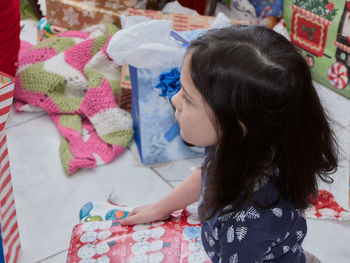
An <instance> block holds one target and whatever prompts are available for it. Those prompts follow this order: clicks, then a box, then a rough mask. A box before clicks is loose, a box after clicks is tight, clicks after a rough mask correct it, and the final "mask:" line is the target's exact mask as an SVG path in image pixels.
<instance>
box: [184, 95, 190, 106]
mask: <svg viewBox="0 0 350 263" xmlns="http://www.w3.org/2000/svg"><path fill="white" fill-rule="evenodd" d="M182 98H183V99H184V100H185V103H186V104H191V102H190V101H189V100H188V99H187V97H186V96H185V94H182Z"/></svg>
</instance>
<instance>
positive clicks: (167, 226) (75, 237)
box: [67, 203, 211, 263]
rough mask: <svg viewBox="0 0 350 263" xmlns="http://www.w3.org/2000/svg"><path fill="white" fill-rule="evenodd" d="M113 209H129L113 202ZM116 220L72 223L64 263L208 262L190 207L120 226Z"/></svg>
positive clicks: (124, 211) (196, 221)
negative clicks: (162, 218) (165, 217)
mask: <svg viewBox="0 0 350 263" xmlns="http://www.w3.org/2000/svg"><path fill="white" fill-rule="evenodd" d="M94 204H95V205H96V203H94ZM98 205H99V206H100V205H101V204H100V203H99V204H98ZM108 207H110V205H108ZM113 210H115V211H117V213H120V214H127V213H128V212H129V211H130V210H127V209H126V208H125V207H119V206H114V209H113ZM100 217H103V214H101V215H100ZM118 221H119V220H106V221H92V222H84V223H81V224H78V225H76V226H75V227H74V229H73V232H72V238H71V242H70V246H69V251H68V257H67V263H73V262H82V261H84V262H101V263H102V262H115V263H119V262H125V263H126V262H128V263H137V262H154V263H157V262H159V263H160V262H176V263H195V262H202V263H210V262H211V261H210V259H209V258H208V256H207V254H206V252H205V250H204V248H203V246H202V241H201V225H200V222H199V220H198V217H196V215H195V213H193V212H192V211H191V210H190V208H188V209H185V210H184V211H182V212H181V211H179V212H176V213H173V214H172V216H171V218H170V220H167V221H165V222H164V221H159V222H154V223H149V224H139V225H134V226H122V225H120V223H119V222H118Z"/></svg>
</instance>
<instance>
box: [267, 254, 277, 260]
mask: <svg viewBox="0 0 350 263" xmlns="http://www.w3.org/2000/svg"><path fill="white" fill-rule="evenodd" d="M274 258H275V256H274V255H273V254H272V253H271V254H268V255H266V256H265V257H264V260H271V259H274Z"/></svg>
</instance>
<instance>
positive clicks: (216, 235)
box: [213, 227, 219, 240]
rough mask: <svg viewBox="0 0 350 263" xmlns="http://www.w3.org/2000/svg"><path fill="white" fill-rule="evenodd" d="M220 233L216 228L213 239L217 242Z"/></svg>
mask: <svg viewBox="0 0 350 263" xmlns="http://www.w3.org/2000/svg"><path fill="white" fill-rule="evenodd" d="M218 232H219V231H218V229H217V228H216V227H214V229H213V238H214V239H215V240H219V233H218Z"/></svg>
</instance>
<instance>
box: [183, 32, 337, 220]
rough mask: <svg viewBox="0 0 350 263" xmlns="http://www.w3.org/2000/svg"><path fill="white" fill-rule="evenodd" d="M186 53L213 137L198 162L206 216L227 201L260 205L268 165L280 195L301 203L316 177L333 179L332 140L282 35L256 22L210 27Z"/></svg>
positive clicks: (303, 70) (303, 69)
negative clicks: (258, 188)
mask: <svg viewBox="0 0 350 263" xmlns="http://www.w3.org/2000/svg"><path fill="white" fill-rule="evenodd" d="M188 55H190V56H191V58H190V71H191V77H192V80H193V82H194V84H195V86H196V87H197V88H198V90H199V91H200V93H201V94H202V95H203V97H204V99H205V100H206V102H207V103H208V104H209V106H210V107H211V109H212V110H213V113H214V115H215V117H214V119H215V120H213V123H214V125H215V126H216V127H217V131H218V138H219V140H218V144H217V145H216V147H213V149H212V152H210V153H209V155H210V156H211V158H208V160H209V161H210V162H208V163H207V164H205V165H204V167H206V168H205V169H207V170H208V180H209V183H208V186H207V190H206V193H205V195H204V206H203V208H204V210H203V211H204V214H205V215H206V216H205V217H206V218H207V219H208V218H210V217H212V216H213V215H214V214H215V213H216V212H217V211H219V209H220V208H222V207H223V206H225V205H228V204H232V203H233V202H234V204H235V206H234V207H233V210H237V209H238V208H239V207H241V206H242V205H243V204H244V202H246V201H253V202H256V203H259V200H252V193H253V190H254V186H255V183H256V182H257V181H258V180H259V179H261V178H262V176H263V175H264V172H266V171H267V170H269V169H271V167H275V168H276V169H277V170H279V176H277V177H276V178H277V179H276V181H275V183H276V185H277V187H278V189H279V193H280V197H281V198H283V199H286V200H288V201H289V202H290V203H291V204H293V205H294V207H295V208H298V209H305V208H306V207H307V206H308V205H309V200H310V195H315V194H317V178H318V177H319V178H320V179H321V180H323V181H324V182H328V183H331V182H332V181H333V180H332V178H331V177H330V176H329V174H330V173H332V172H335V171H336V169H337V144H336V142H335V139H334V135H333V133H332V130H331V129H330V126H329V122H328V120H327V117H326V114H325V112H324V110H323V108H322V106H321V103H320V100H319V97H318V95H317V93H316V91H315V88H314V86H313V84H312V79H311V75H310V71H309V68H308V67H307V64H306V63H305V60H304V58H303V57H302V56H301V55H300V54H299V53H298V52H297V51H296V49H295V47H294V46H293V45H292V44H291V43H290V42H289V41H288V40H287V39H286V38H285V37H283V36H281V35H279V34H277V33H275V32H273V31H272V30H269V29H266V28H263V27H258V26H232V27H228V28H224V29H215V30H210V31H209V32H208V33H207V34H205V35H203V36H201V37H200V38H198V39H197V40H195V41H193V42H192V43H191V44H190V46H189V49H188ZM239 121H241V122H242V123H243V124H244V125H245V126H246V128H247V131H246V134H244V132H243V129H242V127H241V126H240V124H239ZM276 201H278V200H276ZM271 205H272V204H271Z"/></svg>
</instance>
